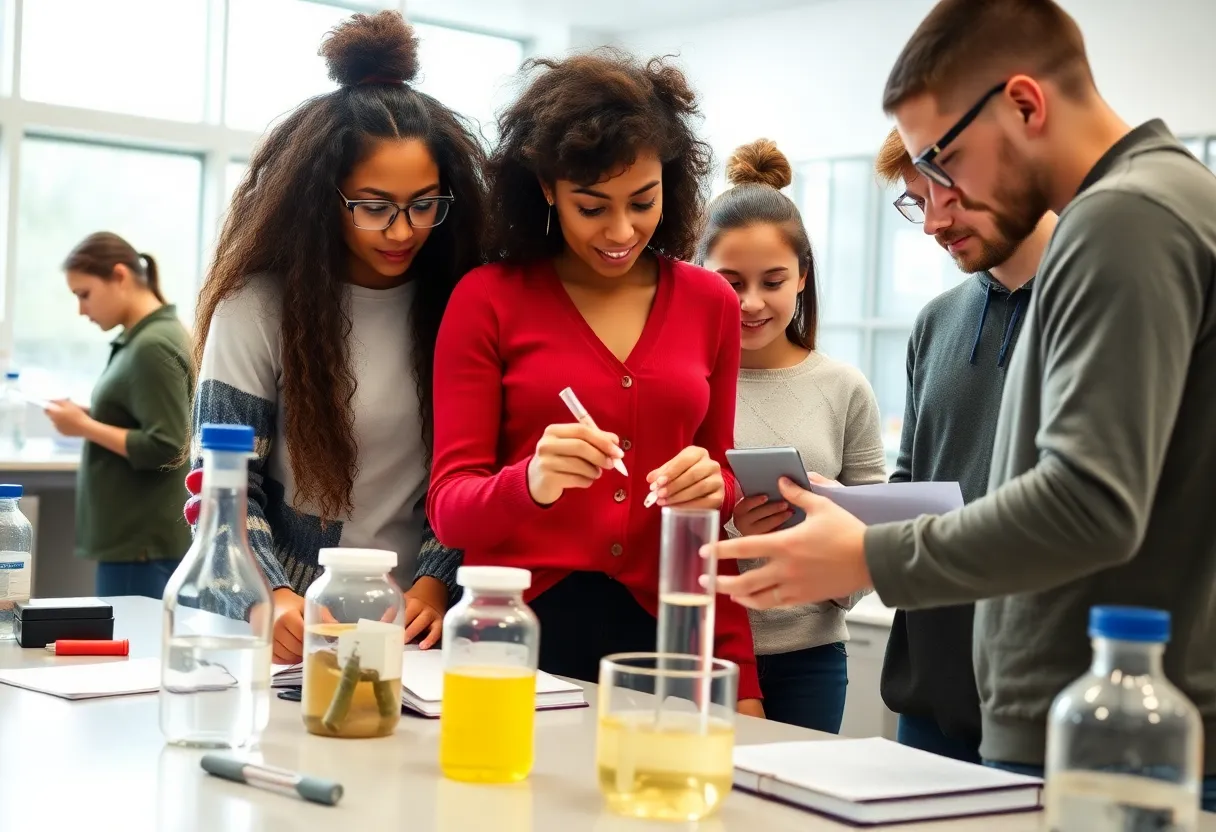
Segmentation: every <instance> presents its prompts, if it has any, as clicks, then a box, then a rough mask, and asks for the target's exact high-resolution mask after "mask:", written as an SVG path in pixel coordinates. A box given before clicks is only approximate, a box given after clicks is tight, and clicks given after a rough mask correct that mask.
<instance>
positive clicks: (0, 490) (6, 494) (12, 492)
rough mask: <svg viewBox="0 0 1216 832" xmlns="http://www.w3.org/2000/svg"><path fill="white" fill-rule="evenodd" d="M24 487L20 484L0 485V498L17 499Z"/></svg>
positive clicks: (22, 492) (19, 497)
mask: <svg viewBox="0 0 1216 832" xmlns="http://www.w3.org/2000/svg"><path fill="white" fill-rule="evenodd" d="M24 493H25V489H24V488H23V487H22V486H20V485H7V484H5V485H0V500H19V499H21V495H22V494H24Z"/></svg>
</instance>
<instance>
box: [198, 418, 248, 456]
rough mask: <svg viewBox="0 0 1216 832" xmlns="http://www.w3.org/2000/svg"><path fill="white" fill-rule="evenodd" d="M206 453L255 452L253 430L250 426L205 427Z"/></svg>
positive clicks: (203, 440)
mask: <svg viewBox="0 0 1216 832" xmlns="http://www.w3.org/2000/svg"><path fill="white" fill-rule="evenodd" d="M201 444H202V446H203V450H204V451H236V452H238V453H252V452H253V428H251V427H249V426H248V425H203V429H202V439H201Z"/></svg>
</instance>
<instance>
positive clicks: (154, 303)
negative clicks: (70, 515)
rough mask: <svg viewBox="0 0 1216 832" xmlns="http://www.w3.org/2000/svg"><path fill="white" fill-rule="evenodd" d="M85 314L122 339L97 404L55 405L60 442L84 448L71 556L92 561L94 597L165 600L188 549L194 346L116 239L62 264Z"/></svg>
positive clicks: (154, 280)
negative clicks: (76, 440) (185, 504)
mask: <svg viewBox="0 0 1216 832" xmlns="http://www.w3.org/2000/svg"><path fill="white" fill-rule="evenodd" d="M63 270H64V271H65V272H66V273H67V282H68V288H70V289H71V290H72V294H74V295H76V298H77V301H78V302H79V304H80V314H81V315H85V316H87V317H88V318H89V320H91V321H92V322H93V323H95V324H97V325H98V326H99V327H101V329H102V330H103V331H109V330H111V329H114V328H115V327H122V332H121V334H120V335H119V336H118V337H117V338H116V339H115V340H114V341H113V343H112V345H111V352H110V360H109V361H108V362H107V364H106V368H105V370H104V371H103V372H102V374H101V378H99V379H98V380H97V385H96V386H95V387H94V388H93V397H92V404H91V405H90V407H88V408H85V407H81V406H80V405H78V404H75V403H74V402H70V401H67V400H61V401H55V402H52V403H50V405H49V406H48V408H47V411H46V413H47V416H49V417H50V419H51V421H52V422H53V423H54V425H55V429H56V430H58V431H59V432H60V433H62V434H63V435H64V436H79V437H83V438H84V440H85V443H84V452H83V455H82V457H81V460H80V472H79V475H78V478H77V492H76V556H77V557H81V558H87V559H89V560H95V561H97V562H98V563H97V594H98V595H146V596H149V597H152V598H160V597H161V596H162V595H163V594H164V590H165V582H166V581H168V579H169V576H170V575H172V574H173V570H174V568H176V566H177V564H178V562H179V561H180V560H181V557H182V555H183V554H185V552H186V549H187V548H189V546H190V528H189V526H187V525H186V521H185V520H184V519H183V517H182V512H181V504H182V479H183V478H184V477H185V475H186V472H187V470H188V465H187V464H186V461H185V460H182V459H180V457H181V456H182V454H181V450H182V448H183V447H184V446H185V443H186V436H187V432H188V430H189V425H190V391H191V388H192V385H193V380H192V373H191V369H190V368H191V364H190V343H189V342H190V336H189V334H188V333H187V332H186V328H185V327H184V326H182V323H181V321H179V320H178V318H177V313H176V311H175V309H174V307H173V306H172V305H170V304H167V303H165V298H164V296H163V295H162V294H161V291H160V286H159V281H158V276H157V271H156V262H155V261H154V260H153V259H152V258H151V257H150V256H149V255H147V254H140V253H138V252H137V251H136V250H135V249H134V248H133V247H132V246H131V244H130V243H128V242H127V241H126V240H124V239H123V238H121V237H119V236H118V235H116V234H111V233H108V232H101V233H97V234H92V235H90V236H89V237H87V238H86V239H85V240H84V241H83V242H81V243H80V244H79V245H78V246H76V248H75V249H73V250H72V253H71V254H69V255H68V257H67V260H65V261H64V264H63Z"/></svg>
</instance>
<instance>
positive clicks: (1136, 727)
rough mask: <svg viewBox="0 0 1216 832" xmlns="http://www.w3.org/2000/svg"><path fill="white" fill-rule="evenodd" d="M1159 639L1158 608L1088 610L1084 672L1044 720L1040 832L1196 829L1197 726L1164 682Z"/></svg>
mask: <svg viewBox="0 0 1216 832" xmlns="http://www.w3.org/2000/svg"><path fill="white" fill-rule="evenodd" d="M1169 633H1170V615H1169V613H1168V612H1164V611H1162V610H1153V609H1143V608H1138V607H1094V608H1093V609H1092V610H1090V616H1089V635H1090V638H1091V639H1092V640H1093V645H1094V657H1093V664H1092V665H1091V666H1090V669H1089V672H1088V673H1086V674H1085V675H1084V676H1082V677H1081V678H1080V679H1078V680H1077V681H1076V682H1074V683H1073V684H1071V685H1069V686H1068V687H1067V688H1065V689H1064V690H1063V691H1062V692H1061V693H1060V695H1059V696H1057V697H1056V699H1055V702H1054V703H1052V706H1051V711H1050V712H1049V715H1048V722H1047V765H1046V787H1045V789H1044V797H1045V800H1044V802H1045V804H1046V828H1047V829H1048V830H1049V831H1050V832H1139V830H1169V832H1195V830H1197V829H1198V828H1199V790H1200V781H1201V778H1202V777H1203V774H1202V772H1203V723H1202V722H1201V721H1200V718H1199V711H1198V709H1197V708H1196V707H1195V706H1194V705H1193V704H1192V703H1191V701H1190V700H1189V699H1187V698H1186V696H1185V695H1184V694H1183V693H1182V691H1180V690H1179V689H1178V688H1177V687H1175V686H1174V685H1173V683H1171V682H1170V680H1169V679H1167V678H1166V676H1165V670H1164V668H1163V656H1164V653H1165V644H1166V642H1167V641H1168V640H1169Z"/></svg>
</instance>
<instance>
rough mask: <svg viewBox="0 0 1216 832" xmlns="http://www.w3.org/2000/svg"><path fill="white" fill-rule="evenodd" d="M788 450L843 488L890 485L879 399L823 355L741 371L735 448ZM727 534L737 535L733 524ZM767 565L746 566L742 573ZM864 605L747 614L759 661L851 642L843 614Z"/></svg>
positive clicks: (848, 601)
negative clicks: (780, 366)
mask: <svg viewBox="0 0 1216 832" xmlns="http://www.w3.org/2000/svg"><path fill="white" fill-rule="evenodd" d="M783 445H790V446H793V447H795V448H797V449H798V453H799V455H800V456H801V457H802V464H803V465H805V466H806V467H807V469H808V470H810V471H814V472H815V473H816V474H822V475H823V476H825V477H829V478H831V479H834V480H838V481H840V482H841V483H843V484H844V485H864V484H867V483H875V482H883V481H884V480H885V479H886V463H885V459H884V455H883V447H882V434H881V432H880V428H879V419H878V402H877V401H876V400H875V398H874V391H873V390H871V389H870V384H869V382H868V381H866V377H865V376H864V375H862V374H861V371H860V370H858V369H857V368H856V367H852V366H850V365H848V364H845V363H843V362H841V361H836V360H835V359H833V358H829V357H828V356H826V355H824V354H822V353H819V352H812V353H811V354H810V355H808V356H807V357H806V359H805V360H804V361H802V362H801V363H800V364H798V365H796V366H794V367H787V368H784V369H780V370H748V369H742V370H740V371H739V387H738V397H737V404H736V407H735V447H736V448H769V447H774V446H783ZM726 531H727V534H729V535H731V536H732V537H734V536H737V535H738V530H737V529H735V524H734V521H733V520H732V521H731V522H729V523H728V524H727V526H726ZM762 563H764V561H763V560H744V561H740V562H739V569H740V570H744V571H746V570H748V569H752V568H755V567H756V566H758V565H760V564H762ZM859 597H860V595H858V596H855V597H852V598H842V599H840V600H839V601H831V602H828V603H826V604H808V605H806V606H801V607H786V608H782V609H775V610H765V611H763V612H758V611H756V610H748V612H747V614H748V618H749V619H750V620H751V624H752V639H753V641H754V643H755V647H756V654H757V655H762V656H763V655H769V654H772V653H789V652H791V651H794V650H804V649H806V648H809V647H819V646H821V645H824V644H831V643H833V642H837V641H845V640H847V639H848V637H849V636H848V630H847V629H846V628H845V621H844V613H845V610H847V609H848V608H850V607H852V606H853V604H854V603H855V602H856V601H857V599H858V598H859Z"/></svg>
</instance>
